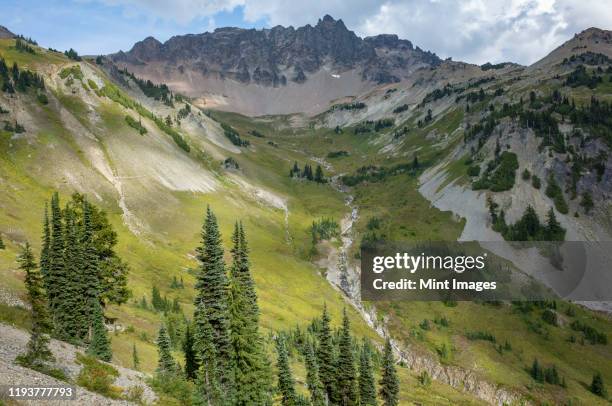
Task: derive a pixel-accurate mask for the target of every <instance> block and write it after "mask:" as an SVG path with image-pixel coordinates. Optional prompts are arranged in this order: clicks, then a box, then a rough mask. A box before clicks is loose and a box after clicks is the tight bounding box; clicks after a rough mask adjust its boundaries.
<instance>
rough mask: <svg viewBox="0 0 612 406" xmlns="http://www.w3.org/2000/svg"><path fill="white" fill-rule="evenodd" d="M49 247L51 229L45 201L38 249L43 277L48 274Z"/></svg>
mask: <svg viewBox="0 0 612 406" xmlns="http://www.w3.org/2000/svg"><path fill="white" fill-rule="evenodd" d="M50 249H51V230H50V228H49V209H48V207H47V203H46V202H45V215H44V217H43V237H42V247H41V250H40V273H41V274H42V276H43V278H46V277H47V275H48V274H49V265H50V259H49V251H50Z"/></svg>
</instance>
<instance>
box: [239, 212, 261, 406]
mask: <svg viewBox="0 0 612 406" xmlns="http://www.w3.org/2000/svg"><path fill="white" fill-rule="evenodd" d="M232 240H233V242H234V246H233V248H232V250H231V251H232V257H233V263H232V267H231V269H232V272H231V274H232V280H231V301H230V303H231V304H230V315H231V341H232V360H231V364H232V365H233V367H234V384H235V391H234V393H233V396H234V400H233V402H232V403H233V404H235V405H251V404H267V403H269V402H270V396H269V394H270V386H271V382H270V371H269V369H268V368H267V366H266V364H267V360H266V355H265V352H264V350H263V342H262V338H261V336H260V335H259V330H258V328H259V327H258V321H259V320H258V319H259V318H258V310H257V298H256V296H255V287H254V283H253V280H252V278H251V275H250V272H249V268H248V248H247V243H246V237H245V234H244V230H243V228H242V225H240V226H239V225H238V224H236V226H235V231H234V235H233V238H232Z"/></svg>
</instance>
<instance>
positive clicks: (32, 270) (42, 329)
mask: <svg viewBox="0 0 612 406" xmlns="http://www.w3.org/2000/svg"><path fill="white" fill-rule="evenodd" d="M17 261H18V262H19V269H21V270H22V271H24V272H25V285H26V289H27V291H28V301H29V302H30V305H31V306H32V330H31V335H30V340H29V341H28V344H27V347H26V352H25V354H22V355H21V356H19V358H18V361H20V362H21V363H23V364H25V365H40V364H42V363H44V362H47V361H53V360H54V357H53V354H52V353H51V350H49V336H48V335H47V333H48V332H49V331H50V330H51V321H50V319H49V312H48V309H47V300H46V296H45V291H44V286H43V279H42V275H41V274H40V272H39V271H38V269H37V268H36V261H35V259H34V255H33V254H32V249H31V248H30V244H29V243H27V242H26V243H25V245H24V247H23V248H22V250H21V253H20V254H19V257H18V258H17Z"/></svg>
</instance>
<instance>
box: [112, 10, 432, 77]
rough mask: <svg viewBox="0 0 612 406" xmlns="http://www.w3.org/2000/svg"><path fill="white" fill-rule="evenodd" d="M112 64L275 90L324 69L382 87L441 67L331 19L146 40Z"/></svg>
mask: <svg viewBox="0 0 612 406" xmlns="http://www.w3.org/2000/svg"><path fill="white" fill-rule="evenodd" d="M111 59H112V60H113V61H114V62H116V63H119V64H125V65H127V66H128V67H129V66H130V65H132V66H141V67H142V66H143V65H147V64H150V63H163V64H165V65H167V66H168V67H175V68H177V69H179V70H180V71H183V72H184V71H186V70H189V71H195V72H198V73H201V74H204V75H213V76H217V77H220V78H223V79H225V78H229V79H233V80H236V81H239V82H241V83H245V84H247V83H256V84H260V85H264V86H273V87H277V86H284V85H287V84H288V82H295V83H304V82H305V81H307V80H308V77H309V75H310V74H314V73H315V72H317V71H319V70H320V69H321V68H322V67H324V66H325V67H327V68H330V69H332V70H334V71H338V72H342V71H347V70H352V69H356V70H358V71H359V72H360V73H361V76H362V80H364V81H370V82H374V83H378V84H381V83H391V82H397V81H399V80H401V79H402V78H403V77H406V76H407V75H408V74H410V73H411V72H412V71H414V70H415V69H417V68H419V67H423V66H436V65H438V64H439V63H440V59H439V58H438V57H437V56H436V55H435V54H433V53H431V52H425V51H423V50H421V49H420V48H418V47H416V48H415V47H414V46H413V45H412V43H410V41H407V40H401V39H399V38H398V37H397V36H396V35H378V36H376V37H368V38H363V39H362V38H360V37H358V36H357V35H356V34H355V33H354V32H353V31H350V30H348V29H347V28H346V26H345V25H344V23H343V22H342V20H334V19H333V18H332V17H330V16H329V15H327V16H325V17H324V18H323V19H320V20H319V21H318V23H317V24H316V25H315V26H314V27H313V26H311V25H306V26H304V27H299V28H297V29H295V28H293V27H282V26H276V27H274V28H271V29H264V30H255V29H242V28H219V29H217V30H215V31H214V32H212V33H209V32H206V33H203V34H195V35H194V34H190V35H181V36H175V37H172V38H170V39H169V40H168V41H166V42H165V43H163V44H162V43H161V42H159V41H158V40H156V39H155V38H152V37H149V38H146V39H145V40H143V41H140V42H138V43H136V44H135V45H134V47H133V48H132V49H131V50H130V51H128V52H119V53H117V54H114V55H111Z"/></svg>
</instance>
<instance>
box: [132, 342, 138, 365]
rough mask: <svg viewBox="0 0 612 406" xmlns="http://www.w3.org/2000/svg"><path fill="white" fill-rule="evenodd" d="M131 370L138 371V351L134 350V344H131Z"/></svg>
mask: <svg viewBox="0 0 612 406" xmlns="http://www.w3.org/2000/svg"><path fill="white" fill-rule="evenodd" d="M132 368H134V369H135V370H136V371H138V370H139V369H140V357H139V356H138V351H137V350H136V343H133V344H132Z"/></svg>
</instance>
